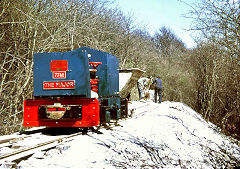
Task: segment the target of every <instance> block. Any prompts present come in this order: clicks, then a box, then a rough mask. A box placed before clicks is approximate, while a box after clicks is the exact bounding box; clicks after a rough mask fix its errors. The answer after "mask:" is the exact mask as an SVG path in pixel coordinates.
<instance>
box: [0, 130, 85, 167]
mask: <svg viewBox="0 0 240 169" xmlns="http://www.w3.org/2000/svg"><path fill="white" fill-rule="evenodd" d="M82 134H83V132H78V133H74V134H71V135H68V136H58V137H57V138H54V139H52V140H49V141H44V142H41V143H38V144H36V145H32V146H29V147H25V148H20V149H19V150H15V151H13V152H10V153H6V154H3V155H0V165H1V164H4V163H5V162H11V161H15V160H18V159H21V158H24V157H26V156H29V155H32V154H34V153H36V152H38V151H42V150H46V149H50V148H53V147H55V146H57V145H58V144H59V143H60V142H62V141H63V140H67V139H69V138H72V137H75V136H78V135H82ZM26 137H31V136H24V137H20V138H26ZM16 139H18V138H16ZM7 140H8V141H11V140H14V138H12V139H6V140H2V142H4V143H6V142H7Z"/></svg>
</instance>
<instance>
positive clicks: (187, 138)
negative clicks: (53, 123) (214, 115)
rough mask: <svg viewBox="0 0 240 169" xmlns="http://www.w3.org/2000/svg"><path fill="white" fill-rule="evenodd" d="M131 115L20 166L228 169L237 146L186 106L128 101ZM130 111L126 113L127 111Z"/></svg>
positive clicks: (239, 163)
mask: <svg viewBox="0 0 240 169" xmlns="http://www.w3.org/2000/svg"><path fill="white" fill-rule="evenodd" d="M129 109H131V110H133V111H134V113H133V114H132V117H130V118H128V119H124V120H120V121H118V125H117V126H114V127H111V128H110V129H106V128H102V129H100V131H101V132H102V133H103V134H97V133H94V132H88V134H87V135H80V136H77V137H74V139H71V140H69V141H67V142H63V143H62V144H61V145H59V146H58V147H57V148H55V149H51V150H49V151H47V152H45V153H44V155H42V156H40V157H39V156H37V155H35V156H34V155H33V156H32V157H30V158H28V159H27V160H25V161H21V162H20V163H19V164H18V166H19V167H22V168H185V167H186V168H228V167H234V166H240V160H239V159H240V147H239V146H238V145H237V144H234V143H233V141H234V140H233V139H231V138H229V137H226V136H224V135H222V134H220V133H219V131H218V130H217V128H216V127H215V126H214V125H213V124H211V123H208V122H206V121H205V120H203V118H202V117H201V116H200V115H199V114H198V113H196V112H194V111H193V110H192V109H191V108H189V107H188V106H186V105H184V104H182V103H177V102H163V103H161V104H157V103H153V102H151V101H147V102H141V101H134V102H132V103H131V104H129ZM133 111H131V112H133Z"/></svg>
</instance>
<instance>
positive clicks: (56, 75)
mask: <svg viewBox="0 0 240 169" xmlns="http://www.w3.org/2000/svg"><path fill="white" fill-rule="evenodd" d="M52 75H53V79H66V72H53V74H52Z"/></svg>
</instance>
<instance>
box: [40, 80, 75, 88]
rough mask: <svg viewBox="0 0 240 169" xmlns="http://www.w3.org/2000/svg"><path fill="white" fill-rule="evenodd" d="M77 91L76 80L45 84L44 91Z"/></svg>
mask: <svg viewBox="0 0 240 169" xmlns="http://www.w3.org/2000/svg"><path fill="white" fill-rule="evenodd" d="M53 89H75V80H68V81H53V82H43V90H53Z"/></svg>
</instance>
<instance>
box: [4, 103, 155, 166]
mask: <svg viewBox="0 0 240 169" xmlns="http://www.w3.org/2000/svg"><path fill="white" fill-rule="evenodd" d="M150 104H151V103H148V102H146V103H145V104H139V105H136V106H131V105H130V106H129V108H130V109H136V114H133V117H134V116H135V117H137V116H141V115H142V114H144V113H146V112H147V111H149V105H150ZM157 108H158V105H156V106H154V108H153V109H157ZM44 130H45V129H39V131H37V132H32V131H29V132H28V135H23V136H21V135H20V134H19V135H15V136H12V137H10V138H7V139H3V140H0V167H1V165H2V164H6V163H9V162H10V163H11V162H15V161H18V162H19V161H21V160H22V159H24V158H26V157H29V156H31V155H32V154H34V153H37V152H39V151H44V150H49V149H51V148H54V147H56V146H57V145H59V143H61V142H63V141H68V139H71V138H73V137H75V136H78V135H83V134H84V133H85V132H84V131H78V132H76V131H75V132H74V133H73V134H69V132H64V131H63V132H61V133H59V135H57V136H56V135H54V134H53V133H54V132H53V133H51V134H50V136H48V134H46V133H45V134H42V133H44ZM93 132H96V133H100V132H99V131H93ZM67 134H68V135H67ZM43 140H44V141H43ZM4 148H8V151H7V152H6V153H4V151H1V149H4Z"/></svg>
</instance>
